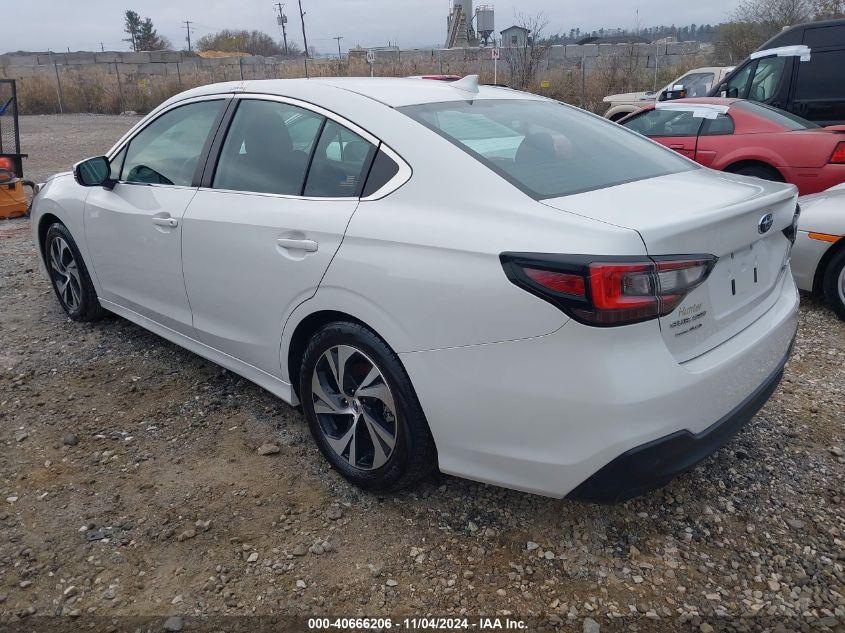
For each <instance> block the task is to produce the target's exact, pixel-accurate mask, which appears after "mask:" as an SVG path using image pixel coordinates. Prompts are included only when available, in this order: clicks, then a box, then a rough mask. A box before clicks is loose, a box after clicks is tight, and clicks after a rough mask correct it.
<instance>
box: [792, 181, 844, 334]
mask: <svg viewBox="0 0 845 633" xmlns="http://www.w3.org/2000/svg"><path fill="white" fill-rule="evenodd" d="M799 202H800V204H801V220H800V223H799V226H798V237H797V239H796V240H795V248H794V250H793V251H792V272H793V274H794V275H795V281H796V283H797V284H798V287H799V288H800V289H801V290H806V291H807V292H813V293H817V294H821V295H823V296H824V298H825V300H826V301H827V303H828V304H829V305H830V307H831V308H833V311H834V312H836V314H837V315H838V316H839V318H840V319H842V320H843V321H845V183H842V184H841V185H837V186H835V187H831V188H830V189H828V190H827V191H823V192H822V193H817V194H814V195H812V196H804V197H803V198H800V200H799Z"/></svg>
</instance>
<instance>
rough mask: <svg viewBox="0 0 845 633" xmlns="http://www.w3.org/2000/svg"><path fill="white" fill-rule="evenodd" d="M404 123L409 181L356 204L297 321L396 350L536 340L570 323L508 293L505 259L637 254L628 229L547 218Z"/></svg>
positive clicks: (637, 242)
mask: <svg viewBox="0 0 845 633" xmlns="http://www.w3.org/2000/svg"><path fill="white" fill-rule="evenodd" d="M409 122H410V119H409ZM411 123H412V125H414V126H417V127H419V130H414V136H415V142H414V144H413V146H412V145H405V144H402V145H401V147H400V146H399V144H398V143H397V145H396V146H395V147H396V149H397V151H399V152H400V153H401V154H402V155H403V157H404V158H405V160H406V161H407V162H408V163H409V164H410V165H411V167H412V168H413V175H412V177H411V179H410V181H409V182H408V183H406V184H405V185H404V186H403V187H401V188H400V189H399V190H398V191H396V192H394V193H392V194H391V195H389V196H387V197H386V198H384V199H382V200H377V201H363V202H361V204H360V205H359V207H358V209H357V210H356V212H355V214H354V216H353V217H352V220H351V221H350V223H349V227H348V229H347V232H346V236H345V237H344V240H343V243H342V244H341V247H340V250H339V251H338V254H337V256H336V257H335V259H334V261H333V262H332V264H331V266H330V267H329V270H328V271H327V273H326V275H325V277H324V279H323V281H322V283H321V284H320V288H319V290H318V291H317V295H316V296H315V297H314V299H312V300H310V301H308V302H306V304H304V305H303V306H302V310H301V311H298V312H299V314H297V315H296V319H297V320H301V319H302V318H304V317H305V316H307V313H309V312H313V311H315V310H317V309H332V310H341V311H345V312H348V313H349V314H352V315H353V316H356V317H357V318H359V319H361V320H362V321H364V322H365V323H367V324H368V325H370V326H371V327H373V328H374V329H375V330H376V331H377V332H378V333H379V334H380V335H381V336H382V337H383V338H385V339H386V340H387V341H388V343H389V344H390V345H391V347H392V348H393V349H394V350H395V351H396V352H398V353H400V352H410V351H419V350H428V349H439V348H445V347H456V346H466V345H477V344H485V343H492V342H498V341H505V340H516V339H522V338H528V337H532V336H539V335H543V334H548V333H549V332H553V331H555V330H557V329H558V328H560V327H561V326H562V325H563V324H564V323H565V322H566V321H567V317H566V316H565V315H564V314H563V313H562V312H561V311H560V310H558V309H557V308H555V307H553V306H552V305H551V304H549V303H547V302H545V301H543V300H541V299H538V298H537V297H535V296H533V295H531V294H529V293H528V292H525V291H524V290H522V289H520V288H518V287H517V286H515V285H513V284H512V283H511V282H510V281H509V280H508V279H507V277H506V276H505V273H504V270H503V269H502V265H501V263H500V261H499V255H500V254H501V253H502V252H505V251H521V252H546V253H618V254H631V255H642V254H644V253H645V247H644V245H643V243H642V240H641V239H640V238H639V236H638V235H637V233H636V232H635V231H632V230H630V229H624V228H620V227H615V226H611V225H608V224H605V223H601V222H597V221H595V220H591V219H588V218H583V217H579V216H575V215H573V214H570V213H567V212H566V211H560V210H556V209H550V208H549V207H547V206H545V205H543V204H540V203H539V202H537V201H535V200H533V199H532V198H530V197H528V196H527V195H525V194H524V193H522V192H521V191H519V190H518V189H516V188H515V187H514V186H513V185H511V184H509V183H508V182H507V181H505V180H504V179H502V178H501V177H500V176H498V175H497V174H495V173H494V172H493V171H491V170H490V169H488V168H487V167H485V166H484V165H482V164H481V163H479V162H478V161H476V160H475V159H473V158H472V157H470V156H469V155H468V154H466V153H465V152H463V151H462V150H460V149H458V148H457V147H455V146H454V145H453V144H452V143H450V142H448V141H446V140H445V139H442V138H441V137H439V136H437V135H436V134H434V133H433V132H430V131H428V130H426V129H425V128H424V127H422V126H421V125H419V124H416V123H413V122H411ZM432 157H437V158H436V160H433V159H432ZM323 306H325V308H323ZM290 329H291V323H290V322H289V324H288V326H286V328H285V330H286V334H287V333H288V332H289V331H290ZM283 346H284V342H283Z"/></svg>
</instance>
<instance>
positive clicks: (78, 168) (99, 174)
mask: <svg viewBox="0 0 845 633" xmlns="http://www.w3.org/2000/svg"><path fill="white" fill-rule="evenodd" d="M73 177H74V178H76V182H78V183H79V184H80V185H82V186H83V187H108V188H109V189H111V187H112V185H113V184H114V183H113V182H112V179H111V164H109V159H108V158H106V157H105V156H97V157H95V158H89V159H87V160H83V161H81V162H79V163H76V165H74V166H73Z"/></svg>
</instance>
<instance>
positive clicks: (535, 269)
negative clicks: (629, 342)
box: [501, 253, 716, 326]
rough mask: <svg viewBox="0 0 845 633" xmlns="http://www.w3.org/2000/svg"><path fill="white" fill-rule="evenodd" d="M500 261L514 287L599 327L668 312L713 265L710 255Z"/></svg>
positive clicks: (506, 257)
mask: <svg viewBox="0 0 845 633" xmlns="http://www.w3.org/2000/svg"><path fill="white" fill-rule="evenodd" d="M501 258H502V264H503V266H504V268H505V273H506V274H507V276H508V278H509V279H510V280H511V281H512V282H513V283H515V284H516V285H517V286H520V287H522V288H524V289H525V290H528V291H529V292H531V293H533V294H535V295H537V296H538V297H540V298H542V299H545V300H546V301H549V302H550V303H552V304H554V305H556V306H557V307H559V308H560V309H562V310H563V311H564V312H566V313H567V314H569V315H570V316H572V317H573V318H575V319H577V320H578V321H581V322H582V323H587V324H589V325H598V326H616V325H626V324H630V323H637V322H640V321H647V320H649V319H654V318H657V317H661V316H665V315H667V314H669V313H671V312H672V311H673V310H674V309H675V308H676V307H678V305H679V304H680V303H681V301H683V299H684V297H686V296H687V295H688V294H689V293H690V292H692V291H693V290H694V289H695V288H697V287H698V286H700V285H701V284H702V283H704V281H705V280H706V279H707V277H708V275H709V274H710V271H711V270H712V269H713V266H714V265H715V263H716V258H715V257H713V256H712V255H694V256H690V257H654V258H644V259H632V258H624V257H623V258H598V257H596V258H593V257H587V256H573V257H568V256H560V255H542V254H538V255H533V254H528V253H504V254H502V256H501Z"/></svg>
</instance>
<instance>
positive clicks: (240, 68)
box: [238, 55, 244, 81]
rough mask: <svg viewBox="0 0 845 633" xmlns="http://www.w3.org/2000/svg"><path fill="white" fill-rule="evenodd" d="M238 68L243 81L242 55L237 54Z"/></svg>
mask: <svg viewBox="0 0 845 633" xmlns="http://www.w3.org/2000/svg"><path fill="white" fill-rule="evenodd" d="M238 69H239V70H240V71H241V81H243V80H244V63H243V57H241V56H240V55H238Z"/></svg>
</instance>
